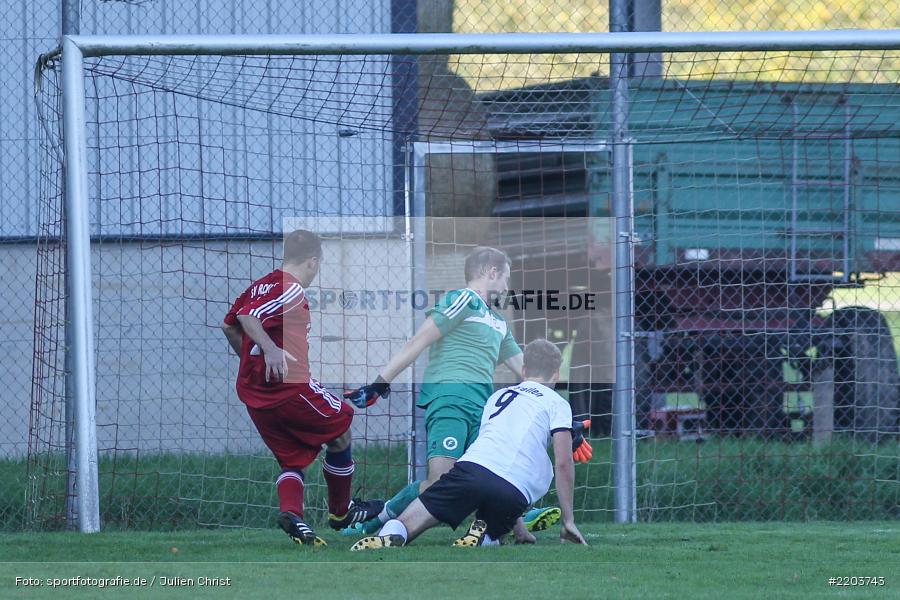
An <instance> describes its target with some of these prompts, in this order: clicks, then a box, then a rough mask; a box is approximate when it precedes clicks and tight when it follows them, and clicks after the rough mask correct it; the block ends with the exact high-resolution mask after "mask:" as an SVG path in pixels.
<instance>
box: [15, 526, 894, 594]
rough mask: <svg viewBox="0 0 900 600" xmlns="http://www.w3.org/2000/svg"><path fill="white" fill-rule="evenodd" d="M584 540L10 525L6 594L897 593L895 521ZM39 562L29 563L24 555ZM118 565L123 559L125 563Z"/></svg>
mask: <svg viewBox="0 0 900 600" xmlns="http://www.w3.org/2000/svg"><path fill="white" fill-rule="evenodd" d="M583 530H584V533H586V535H587V539H588V542H589V543H590V544H591V545H590V547H588V548H581V547H575V546H571V545H565V546H561V545H560V544H559V543H558V542H557V541H556V537H555V536H556V528H553V530H552V531H549V532H544V533H541V534H539V539H538V544H537V545H535V546H529V547H518V546H508V547H501V548H483V549H455V548H450V547H448V544H449V543H450V542H451V540H453V539H454V537H455V535H454V533H453V532H451V531H450V530H449V529H447V528H438V529H435V530H433V531H431V532H429V533H428V534H426V535H425V536H423V537H422V538H421V539H420V540H418V541H417V542H416V543H415V544H414V545H413V546H411V547H409V548H399V549H392V550H382V551H377V552H368V553H352V554H351V553H350V552H348V551H347V548H348V546H349V545H350V540H349V539H348V538H343V537H340V536H337V535H336V534H333V533H331V532H327V533H325V534H324V535H325V537H326V539H327V540H328V542H329V546H328V547H327V548H323V549H318V550H313V549H309V548H304V547H299V546H295V545H293V544H291V543H289V542H288V541H287V539H286V537H285V536H284V535H283V534H282V533H281V532H280V531H275V530H270V531H253V532H249V531H222V530H219V531H187V532H170V533H160V532H152V533H147V532H141V533H138V532H114V533H100V534H96V535H90V536H85V535H79V534H74V533H42V534H24V533H23V534H7V535H3V536H0V597H4V598H6V597H13V596H15V595H16V594H20V596H17V597H27V598H53V599H54V600H62V599H66V598H90V597H97V596H99V595H100V594H99V592H98V591H97V590H96V589H90V588H58V589H56V590H51V589H50V588H48V587H42V588H39V589H31V590H29V591H28V592H27V593H25V592H24V591H23V590H22V588H18V589H16V588H15V587H14V583H15V577H17V576H18V577H38V578H47V577H56V578H66V577H73V576H77V575H80V576H82V577H116V576H122V577H131V578H135V577H145V578H147V579H150V578H152V577H154V576H155V577H157V581H158V578H159V577H161V576H165V577H174V576H181V577H189V578H195V579H196V578H198V577H201V576H206V577H220V578H225V577H230V578H231V586H230V587H227V588H221V587H219V588H199V587H196V586H195V587H192V588H179V589H173V588H165V587H160V586H159V585H158V584H156V585H154V586H153V587H148V588H142V589H140V590H133V589H132V590H129V591H130V593H129V594H126V593H122V592H121V590H106V592H107V595H108V596H109V597H120V596H138V597H141V598H181V597H185V598H187V597H190V598H194V597H216V598H246V599H250V600H252V599H254V598H272V597H277V596H280V595H284V594H288V595H290V596H293V597H298V598H322V599H329V600H339V599H344V598H361V599H366V600H369V599H374V598H391V599H402V598H417V599H418V598H422V597H426V598H435V599H438V598H439V599H442V600H443V599H445V598H467V599H468V598H479V597H486V598H513V599H517V600H519V599H523V598H539V599H540V598H565V599H566V600H575V599H581V598H640V599H642V600H645V599H650V598H652V599H657V598H676V599H683V598H690V599H691V600H704V599H719V598H726V597H727V598H815V599H820V598H830V597H849V596H853V597H861V598H862V597H870V598H900V576H898V575H897V565H898V564H900V544H898V543H897V539H898V537H900V525H898V524H897V523H896V522H893V523H892V522H888V523H880V522H868V523H855V524H846V523H805V524H798V523H793V524H792V523H787V524H785V523H779V524H736V523H727V524H716V525H713V524H706V525H702V524H701V525H686V524H649V525H648V524H642V525H630V526H623V525H612V524H605V525H602V524H588V525H585V526H584V527H583ZM26 561H33V562H26ZM122 561H124V562H122ZM860 575H862V576H883V577H885V578H886V585H885V586H884V587H878V588H875V587H869V588H838V587H829V586H828V583H827V579H828V577H831V576H860Z"/></svg>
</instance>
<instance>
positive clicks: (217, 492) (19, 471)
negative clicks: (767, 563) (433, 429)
mask: <svg viewBox="0 0 900 600" xmlns="http://www.w3.org/2000/svg"><path fill="white" fill-rule="evenodd" d="M593 445H594V459H593V461H592V462H591V463H589V464H588V465H579V466H578V467H577V469H576V485H577V486H578V488H577V490H576V496H575V507H576V511H577V517H578V518H579V519H580V520H582V521H594V522H609V521H611V520H612V511H613V502H614V496H613V488H612V472H613V469H612V464H611V460H610V454H611V444H610V441H609V439H604V440H594V441H593ZM637 452H638V466H637V491H638V498H637V506H638V515H639V519H640V520H641V521H643V522H666V521H685V522H721V521H773V520H774V521H808V520H823V521H829V520H830V521H846V520H890V519H900V446H898V445H897V444H896V443H894V444H893V445H889V444H883V445H880V446H873V445H870V444H863V443H854V442H853V441H852V440H849V439H846V438H841V437H837V439H836V441H834V442H832V444H831V445H829V446H828V447H826V448H823V449H815V448H813V447H812V446H811V444H810V443H809V441H808V440H807V441H797V442H792V443H788V442H778V441H764V440H761V439H755V438H743V439H741V438H712V439H710V440H708V441H706V442H705V443H703V444H696V443H692V442H679V441H677V440H673V439H664V438H650V439H642V440H639V441H638V445H637ZM356 458H357V461H358V462H359V465H358V469H357V474H356V476H355V485H356V486H358V488H359V491H360V492H361V494H360V495H365V496H368V497H389V496H390V495H392V494H393V493H394V492H396V491H397V490H398V489H400V487H402V486H403V485H404V484H405V483H406V468H405V461H406V452H405V449H403V448H402V447H400V446H395V447H392V448H390V449H385V448H370V449H369V450H368V451H367V452H357V457H356ZM61 463H62V460H61V458H60V457H50V459H48V460H47V462H46V464H44V465H43V466H41V467H40V469H39V470H37V471H36V473H37V474H38V477H36V478H35V479H34V481H33V482H30V480H29V479H28V477H27V471H26V465H25V463H24V462H23V461H0V479H2V481H3V483H4V485H2V486H0V530H5V531H15V530H21V529H29V528H30V529H44V530H53V529H61V528H62V526H63V524H64V523H63V521H62V519H61V515H63V514H64V504H63V502H64V501H63V498H64V496H63V491H64V486H65V477H64V472H62V471H60V470H58V468H59V464H61ZM100 473H101V478H100V479H101V510H102V519H103V524H104V528H105V529H108V530H116V529H119V530H121V529H132V530H133V529H140V530H157V531H166V530H168V531H172V530H185V529H187V530H192V529H196V528H197V527H221V526H225V527H229V526H234V527H250V528H267V527H271V526H273V524H274V522H275V517H276V516H277V515H276V509H275V507H276V506H277V499H276V497H275V487H274V485H273V483H272V482H273V481H274V479H275V476H276V475H277V465H276V464H275V461H274V460H273V459H272V458H271V457H268V456H264V455H261V456H235V455H168V454H162V455H160V454H156V455H142V456H139V457H138V456H120V457H118V458H117V459H115V460H114V459H112V458H111V457H105V458H104V459H102V460H101V462H100ZM32 483H33V485H34V486H35V489H37V490H40V491H41V494H40V495H37V496H35V495H32V493H31V492H30V491H29V489H28V488H29V485H31V484H32ZM307 484H308V485H307V494H306V506H307V513H308V516H309V518H310V520H312V521H313V522H316V523H322V521H323V519H324V517H325V497H324V486H323V485H322V481H321V472H320V469H319V468H318V467H317V466H315V465H314V466H313V467H312V468H311V469H310V471H309V474H308V478H307ZM26 498H28V499H29V500H30V499H32V498H37V501H35V502H29V503H28V504H27V506H28V507H29V508H30V509H32V510H33V518H32V519H31V520H28V519H26V515H25V507H26ZM553 501H554V499H553V495H552V494H551V495H550V496H549V497H548V498H547V499H546V502H553Z"/></svg>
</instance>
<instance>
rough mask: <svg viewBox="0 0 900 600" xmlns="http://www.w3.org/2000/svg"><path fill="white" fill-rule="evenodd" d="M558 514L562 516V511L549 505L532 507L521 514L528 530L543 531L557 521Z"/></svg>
mask: <svg viewBox="0 0 900 600" xmlns="http://www.w3.org/2000/svg"><path fill="white" fill-rule="evenodd" d="M560 516H562V511H560V510H559V509H558V508H557V507H555V506H551V507H549V508H532V509H531V510H529V511H528V512H526V513H525V514H524V515H522V520H523V521H524V522H525V529H527V530H528V531H544V530H545V529H547V528H548V527H550V526H551V525H553V524H554V523H556V522H557V521H559V518H560Z"/></svg>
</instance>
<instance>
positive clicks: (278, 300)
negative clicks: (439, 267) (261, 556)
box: [222, 229, 384, 545]
mask: <svg viewBox="0 0 900 600" xmlns="http://www.w3.org/2000/svg"><path fill="white" fill-rule="evenodd" d="M321 257H322V241H321V240H320V239H319V236H317V235H316V234H315V233H312V232H311V231H306V230H303V229H298V230H297V231H294V232H292V233H290V234H288V235H287V236H285V240H284V261H283V264H282V267H281V268H280V269H276V270H275V271H272V272H271V273H269V274H268V275H266V276H265V277H262V278H260V279H257V280H256V281H254V282H253V284H251V285H250V287H248V288H247V289H246V291H244V293H243V294H241V295H240V296H239V297H238V299H237V300H235V302H234V305H232V307H231V310H229V311H228V314H226V315H225V321H224V323H223V324H222V330H223V331H224V332H225V337H226V338H227V339H228V343H229V344H230V345H231V347H232V348H233V349H234V351H235V352H236V353H237V354H238V356H240V357H241V363H240V369H239V370H238V377H237V385H236V387H237V394H238V397H239V398H240V399H241V401H242V402H243V403H244V404H245V405H246V406H247V412H248V413H249V414H250V418H251V419H252V420H253V423H254V425H256V429H257V430H258V431H259V434H260V435H261V436H262V439H263V441H264V442H265V443H266V446H268V447H269V449H270V450H271V451H272V454H274V455H275V458H276V459H277V460H278V464H279V465H281V470H282V472H281V475H280V476H279V477H278V479H277V481H276V487H277V489H278V500H279V504H280V508H281V514H280V516H279V517H278V525H279V526H280V527H281V528H282V529H283V530H284V531H285V532H286V533H287V534H288V535H289V536H290V537H291V539H292V540H293V541H295V542H296V543H298V544H312V545H324V543H325V542H324V541H323V540H322V538H320V537H318V536H317V535H316V534H315V532H314V531H313V529H312V528H311V527H310V526H309V525H308V524H307V523H305V522H304V521H303V489H304V474H305V472H306V469H307V467H309V465H310V464H312V462H313V461H314V460H315V459H316V457H317V456H318V454H319V451H320V450H321V449H322V445H323V444H324V445H325V460H324V461H323V463H322V471H323V472H324V475H325V482H326V484H327V486H328V511H329V515H328V524H329V526H330V527H331V528H332V529H341V528H343V527H347V526H350V525H353V524H354V523H357V522H361V521H366V520H368V519H371V518H373V517H375V516H377V515H378V513H379V512H380V511H381V509H382V508H383V506H384V503H383V502H381V501H379V500H370V501H359V500H352V499H351V498H350V485H351V479H352V476H353V458H352V454H351V451H350V422H351V421H352V420H353V408H352V407H351V406H350V405H349V404H346V403H345V402H343V401H342V400H341V399H340V398H338V397H336V396H334V395H333V394H331V393H330V392H329V391H328V390H326V389H325V388H324V387H323V386H322V385H321V384H319V382H318V381H316V380H315V379H313V378H312V377H311V375H310V372H309V329H310V314H309V302H308V301H307V297H306V292H305V288H306V287H307V286H309V285H310V284H311V283H312V281H313V280H314V279H315V277H316V275H317V274H318V272H319V261H320V260H321Z"/></svg>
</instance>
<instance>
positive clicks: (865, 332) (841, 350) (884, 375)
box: [820, 306, 900, 442]
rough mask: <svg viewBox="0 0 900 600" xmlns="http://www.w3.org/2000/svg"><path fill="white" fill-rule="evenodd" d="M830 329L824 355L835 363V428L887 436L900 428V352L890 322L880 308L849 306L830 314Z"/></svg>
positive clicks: (872, 436)
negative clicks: (899, 415) (896, 349)
mask: <svg viewBox="0 0 900 600" xmlns="http://www.w3.org/2000/svg"><path fill="white" fill-rule="evenodd" d="M826 332H827V333H828V334H829V337H830V338H831V339H827V338H826V340H825V341H824V345H825V348H824V352H822V353H820V355H821V354H824V355H825V357H827V358H831V360H832V364H833V372H834V399H833V401H834V429H835V431H852V432H853V433H854V437H855V438H856V439H862V440H866V441H870V442H877V441H879V440H880V439H884V440H887V439H888V437H886V436H888V435H889V434H894V433H896V432H897V426H898V407H900V373H898V365H897V353H896V352H895V350H894V340H893V338H892V336H891V330H890V328H889V327H888V325H887V321H886V320H885V318H884V316H883V315H881V314H880V313H879V312H878V311H876V310H873V309H871V308H866V307H861V306H850V307H846V308H839V309H837V310H835V311H834V312H833V313H832V314H831V316H830V317H829V322H828V328H827V329H826ZM820 346H821V345H820ZM890 437H891V439H892V438H893V436H890Z"/></svg>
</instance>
